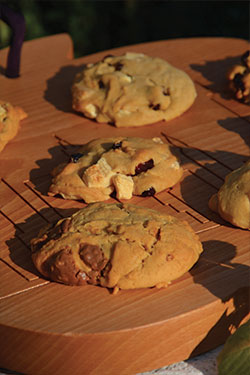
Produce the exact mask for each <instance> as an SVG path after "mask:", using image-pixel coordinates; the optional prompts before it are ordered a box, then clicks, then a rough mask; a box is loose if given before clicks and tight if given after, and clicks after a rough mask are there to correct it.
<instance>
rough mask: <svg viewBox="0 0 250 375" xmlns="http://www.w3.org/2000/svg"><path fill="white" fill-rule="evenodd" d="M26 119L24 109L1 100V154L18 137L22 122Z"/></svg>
mask: <svg viewBox="0 0 250 375" xmlns="http://www.w3.org/2000/svg"><path fill="white" fill-rule="evenodd" d="M26 117H27V114H26V113H25V112H24V111H23V110H22V108H20V107H15V106H13V105H12V104H10V103H8V102H5V101H3V100H0V152H1V151H2V150H3V149H4V147H5V146H6V144H7V143H8V142H9V141H10V140H11V139H12V138H14V137H15V136H16V134H17V132H18V129H19V124H20V121H21V120H23V119H24V118H26Z"/></svg>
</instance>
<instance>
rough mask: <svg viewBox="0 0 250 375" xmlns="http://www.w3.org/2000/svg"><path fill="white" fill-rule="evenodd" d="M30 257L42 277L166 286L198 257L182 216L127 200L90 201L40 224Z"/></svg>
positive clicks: (197, 245)
mask: <svg viewBox="0 0 250 375" xmlns="http://www.w3.org/2000/svg"><path fill="white" fill-rule="evenodd" d="M31 247H32V259H33V262H34V264H35V266H36V268H37V269H38V271H39V272H40V273H41V274H42V275H44V276H45V277H46V278H48V279H51V280H53V281H56V282H60V283H65V284H69V285H85V284H86V283H87V284H92V285H100V286H102V287H107V288H113V290H114V292H116V291H117V290H119V289H135V288H149V287H159V288H160V287H165V286H167V285H168V284H169V283H170V282H171V281H172V280H175V279H177V278H178V277H180V276H181V275H183V274H184V273H185V272H187V271H188V270H189V269H190V268H191V267H192V266H193V265H194V264H195V263H196V262H197V260H198V258H199V255H200V253H201V252H202V244H201V242H200V240H199V238H198V236H197V235H196V234H195V233H194V231H193V230H192V228H191V227H190V226H189V224H187V223H186V222H182V221H179V220H178V219H176V218H175V217H173V216H170V215H167V214H164V213H159V212H157V211H155V210H151V209H148V208H143V207H139V206H134V205H129V204H122V203H117V204H109V203H106V204H105V203H92V204H90V205H88V206H86V207H85V208H83V209H81V210H79V211H77V212H76V213H75V214H73V215H72V216H71V217H68V218H64V219H61V220H60V221H58V222H57V223H56V224H55V225H51V226H49V227H48V228H46V229H44V230H42V231H41V232H40V233H39V235H38V237H37V238H34V239H33V240H32V241H31Z"/></svg>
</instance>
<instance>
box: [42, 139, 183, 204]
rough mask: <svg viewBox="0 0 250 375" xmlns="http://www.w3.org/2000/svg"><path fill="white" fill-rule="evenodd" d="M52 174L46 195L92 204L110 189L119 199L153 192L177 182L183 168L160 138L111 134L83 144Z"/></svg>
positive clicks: (105, 197)
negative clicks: (113, 135)
mask: <svg viewBox="0 0 250 375" xmlns="http://www.w3.org/2000/svg"><path fill="white" fill-rule="evenodd" d="M52 174H53V179H52V184H51V186H50V188H49V192H48V194H49V195H56V194H60V195H61V196H62V197H63V198H65V199H80V200H84V201H85V202H86V203H92V202H98V201H99V202H100V201H105V200H107V199H109V198H110V194H112V193H113V192H115V194H116V197H117V198H118V199H119V200H123V199H130V198H132V196H133V195H140V196H151V195H154V194H156V193H157V192H160V191H162V190H164V189H166V188H169V187H172V186H173V185H174V184H176V183H177V182H178V181H179V180H180V179H181V177H182V174H183V169H182V167H181V166H180V164H179V162H178V160H177V157H176V156H175V155H174V154H172V152H171V150H170V147H169V145H168V144H166V143H163V142H162V140H161V139H160V138H153V139H147V138H138V137H137V138H136V137H110V138H98V139H94V140H92V141H90V142H89V143H87V144H85V145H83V146H82V147H80V149H79V150H78V152H77V153H76V154H73V155H72V156H71V159H70V160H69V162H68V163H66V164H63V165H60V166H59V167H58V168H56V169H55V170H54V171H53V172H52Z"/></svg>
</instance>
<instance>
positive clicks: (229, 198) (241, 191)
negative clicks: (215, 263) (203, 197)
mask: <svg viewBox="0 0 250 375" xmlns="http://www.w3.org/2000/svg"><path fill="white" fill-rule="evenodd" d="M209 207H210V209H211V210H212V211H215V212H218V214H219V215H220V216H221V217H222V218H223V219H224V220H226V221H227V222H229V223H231V224H233V225H235V226H236V227H239V228H243V229H248V230H250V160H248V161H247V162H246V163H245V164H243V165H242V166H241V167H240V168H238V169H236V170H234V171H232V172H231V173H229V174H228V175H227V176H226V178H225V182H224V184H223V185H222V186H221V187H220V189H219V191H218V192H217V193H216V194H214V195H212V196H211V198H210V200H209Z"/></svg>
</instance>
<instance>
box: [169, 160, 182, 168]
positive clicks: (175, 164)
mask: <svg viewBox="0 0 250 375" xmlns="http://www.w3.org/2000/svg"><path fill="white" fill-rule="evenodd" d="M170 167H171V168H174V169H179V168H180V164H179V162H178V161H177V160H176V161H174V162H173V163H172V164H171V165H170Z"/></svg>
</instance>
